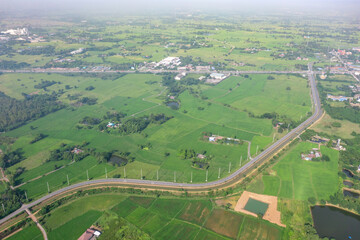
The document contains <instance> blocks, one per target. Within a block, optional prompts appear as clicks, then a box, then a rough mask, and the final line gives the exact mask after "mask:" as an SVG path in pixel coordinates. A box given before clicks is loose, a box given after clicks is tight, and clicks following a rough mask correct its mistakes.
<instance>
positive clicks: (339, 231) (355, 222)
mask: <svg viewBox="0 0 360 240" xmlns="http://www.w3.org/2000/svg"><path fill="white" fill-rule="evenodd" d="M311 213H312V216H313V220H314V225H315V229H316V231H317V233H318V235H319V236H320V237H321V238H324V237H327V238H335V239H338V240H343V239H360V216H358V215H355V214H353V213H350V212H347V211H344V210H341V209H339V208H336V207H330V206H314V207H312V208H311Z"/></svg>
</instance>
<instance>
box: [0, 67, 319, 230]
mask: <svg viewBox="0 0 360 240" xmlns="http://www.w3.org/2000/svg"><path fill="white" fill-rule="evenodd" d="M307 74H308V77H309V82H310V85H311V96H312V100H313V106H314V109H315V111H314V113H313V115H312V116H311V117H310V118H308V119H307V120H306V121H304V122H303V123H301V124H300V125H299V126H298V127H296V128H295V129H293V130H292V131H290V132H289V133H288V134H286V135H285V136H284V137H282V138H281V139H280V140H278V141H277V142H275V143H274V144H273V145H271V146H270V147H269V148H267V149H266V150H264V151H263V152H261V153H260V154H259V155H257V156H256V157H254V158H253V159H251V160H250V161H249V162H247V163H246V164H245V165H244V166H242V167H241V168H240V169H238V170H237V171H235V172H234V173H232V174H231V175H229V176H227V177H225V178H222V179H219V180H217V181H214V182H207V183H195V184H192V183H175V182H162V181H151V180H140V179H118V178H117V179H98V180H92V181H87V182H81V183H77V184H74V185H71V186H68V187H65V188H62V189H59V190H57V191H55V192H52V193H49V194H48V195H46V196H44V197H42V198H40V199H38V200H36V201H33V202H31V203H29V204H24V205H23V206H22V207H21V208H19V209H18V210H16V211H14V212H13V213H11V214H9V215H8V216H6V217H4V218H2V219H0V224H2V223H4V222H6V221H8V220H9V219H11V218H13V217H15V216H16V215H18V214H20V213H21V212H23V211H24V210H26V209H27V208H31V207H33V206H35V205H37V204H39V203H41V202H43V201H45V200H48V199H50V198H52V197H54V196H56V195H59V194H62V193H64V192H67V191H70V190H75V189H77V188H81V187H87V186H91V185H96V184H117V185H127V186H129V185H130V186H132V185H133V186H138V187H139V186H141V187H144V188H146V187H148V188H160V189H167V188H168V189H169V188H172V189H173V188H181V189H186V190H189V191H204V190H211V189H216V188H223V187H226V186H229V185H231V184H233V183H235V182H237V181H238V180H239V179H240V178H242V177H243V176H244V174H245V173H246V172H248V171H250V170H251V169H252V168H254V167H256V166H257V165H258V164H260V163H261V162H263V161H265V160H266V159H269V158H270V157H272V156H273V155H274V154H275V153H277V152H278V151H279V150H281V149H282V148H283V147H284V146H286V145H287V144H288V143H289V142H291V141H292V140H293V139H295V138H296V137H297V136H299V134H301V132H302V131H304V130H305V129H306V128H307V127H309V126H310V125H312V124H313V123H314V122H316V121H317V120H318V119H320V117H321V115H322V110H321V104H320V98H319V93H318V91H317V88H316V83H315V77H314V72H313V71H312V65H311V64H309V71H308V72H307Z"/></svg>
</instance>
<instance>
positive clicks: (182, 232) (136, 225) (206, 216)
mask: <svg viewBox="0 0 360 240" xmlns="http://www.w3.org/2000/svg"><path fill="white" fill-rule="evenodd" d="M69 201H70V202H65V203H64V204H63V205H60V206H58V207H57V208H55V209H51V210H49V211H44V209H48V207H47V206H45V207H43V208H42V210H41V211H40V214H41V217H40V218H41V222H42V224H44V226H45V228H46V229H47V231H48V236H49V238H50V237H51V239H61V238H65V237H66V239H77V238H78V237H79V236H80V235H81V234H82V233H83V232H84V231H85V230H86V229H87V228H89V227H90V226H91V225H95V226H98V227H100V228H101V229H102V232H103V234H102V236H101V238H104V239H123V238H126V237H127V239H150V238H151V239H179V238H186V239H188V238H191V239H229V238H228V237H230V238H237V236H240V237H242V236H247V235H248V234H249V231H250V232H251V233H252V234H256V235H258V236H259V238H258V239H264V240H265V239H267V237H270V239H274V240H280V239H281V237H282V234H283V229H281V228H279V227H276V226H274V225H272V224H269V223H267V222H266V221H264V220H261V219H258V218H254V217H250V216H244V215H241V214H238V213H234V212H231V211H228V210H224V209H219V208H217V207H216V206H215V205H214V203H213V202H211V201H209V200H205V199H197V200H192V199H183V198H163V197H160V198H153V197H151V196H136V195H135V196H134V195H130V196H127V195H126V196H124V195H118V194H111V193H110V194H109V193H103V194H95V195H89V196H83V197H80V198H78V199H75V200H69ZM80 206H81V207H80ZM101 212H103V213H101ZM59 219H61V220H60V221H59ZM244 225H249V226H257V225H258V226H261V228H258V229H255V228H254V227H252V228H251V230H249V229H248V228H244ZM202 226H204V227H202ZM264 231H265V232H266V235H264V233H263V232H264ZM70 232H71V233H73V236H70V235H69V233H70ZM243 234H245V235H243ZM266 236H267V237H266Z"/></svg>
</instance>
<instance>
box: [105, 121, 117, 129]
mask: <svg viewBox="0 0 360 240" xmlns="http://www.w3.org/2000/svg"><path fill="white" fill-rule="evenodd" d="M106 126H107V127H109V128H113V127H115V123H112V122H109V123H108V125H106Z"/></svg>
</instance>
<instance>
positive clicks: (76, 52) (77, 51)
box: [70, 48, 84, 55]
mask: <svg viewBox="0 0 360 240" xmlns="http://www.w3.org/2000/svg"><path fill="white" fill-rule="evenodd" d="M83 51H84V49H83V48H79V49H78V50H74V51H71V52H70V54H71V55H75V54H79V53H82V52H83Z"/></svg>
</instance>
